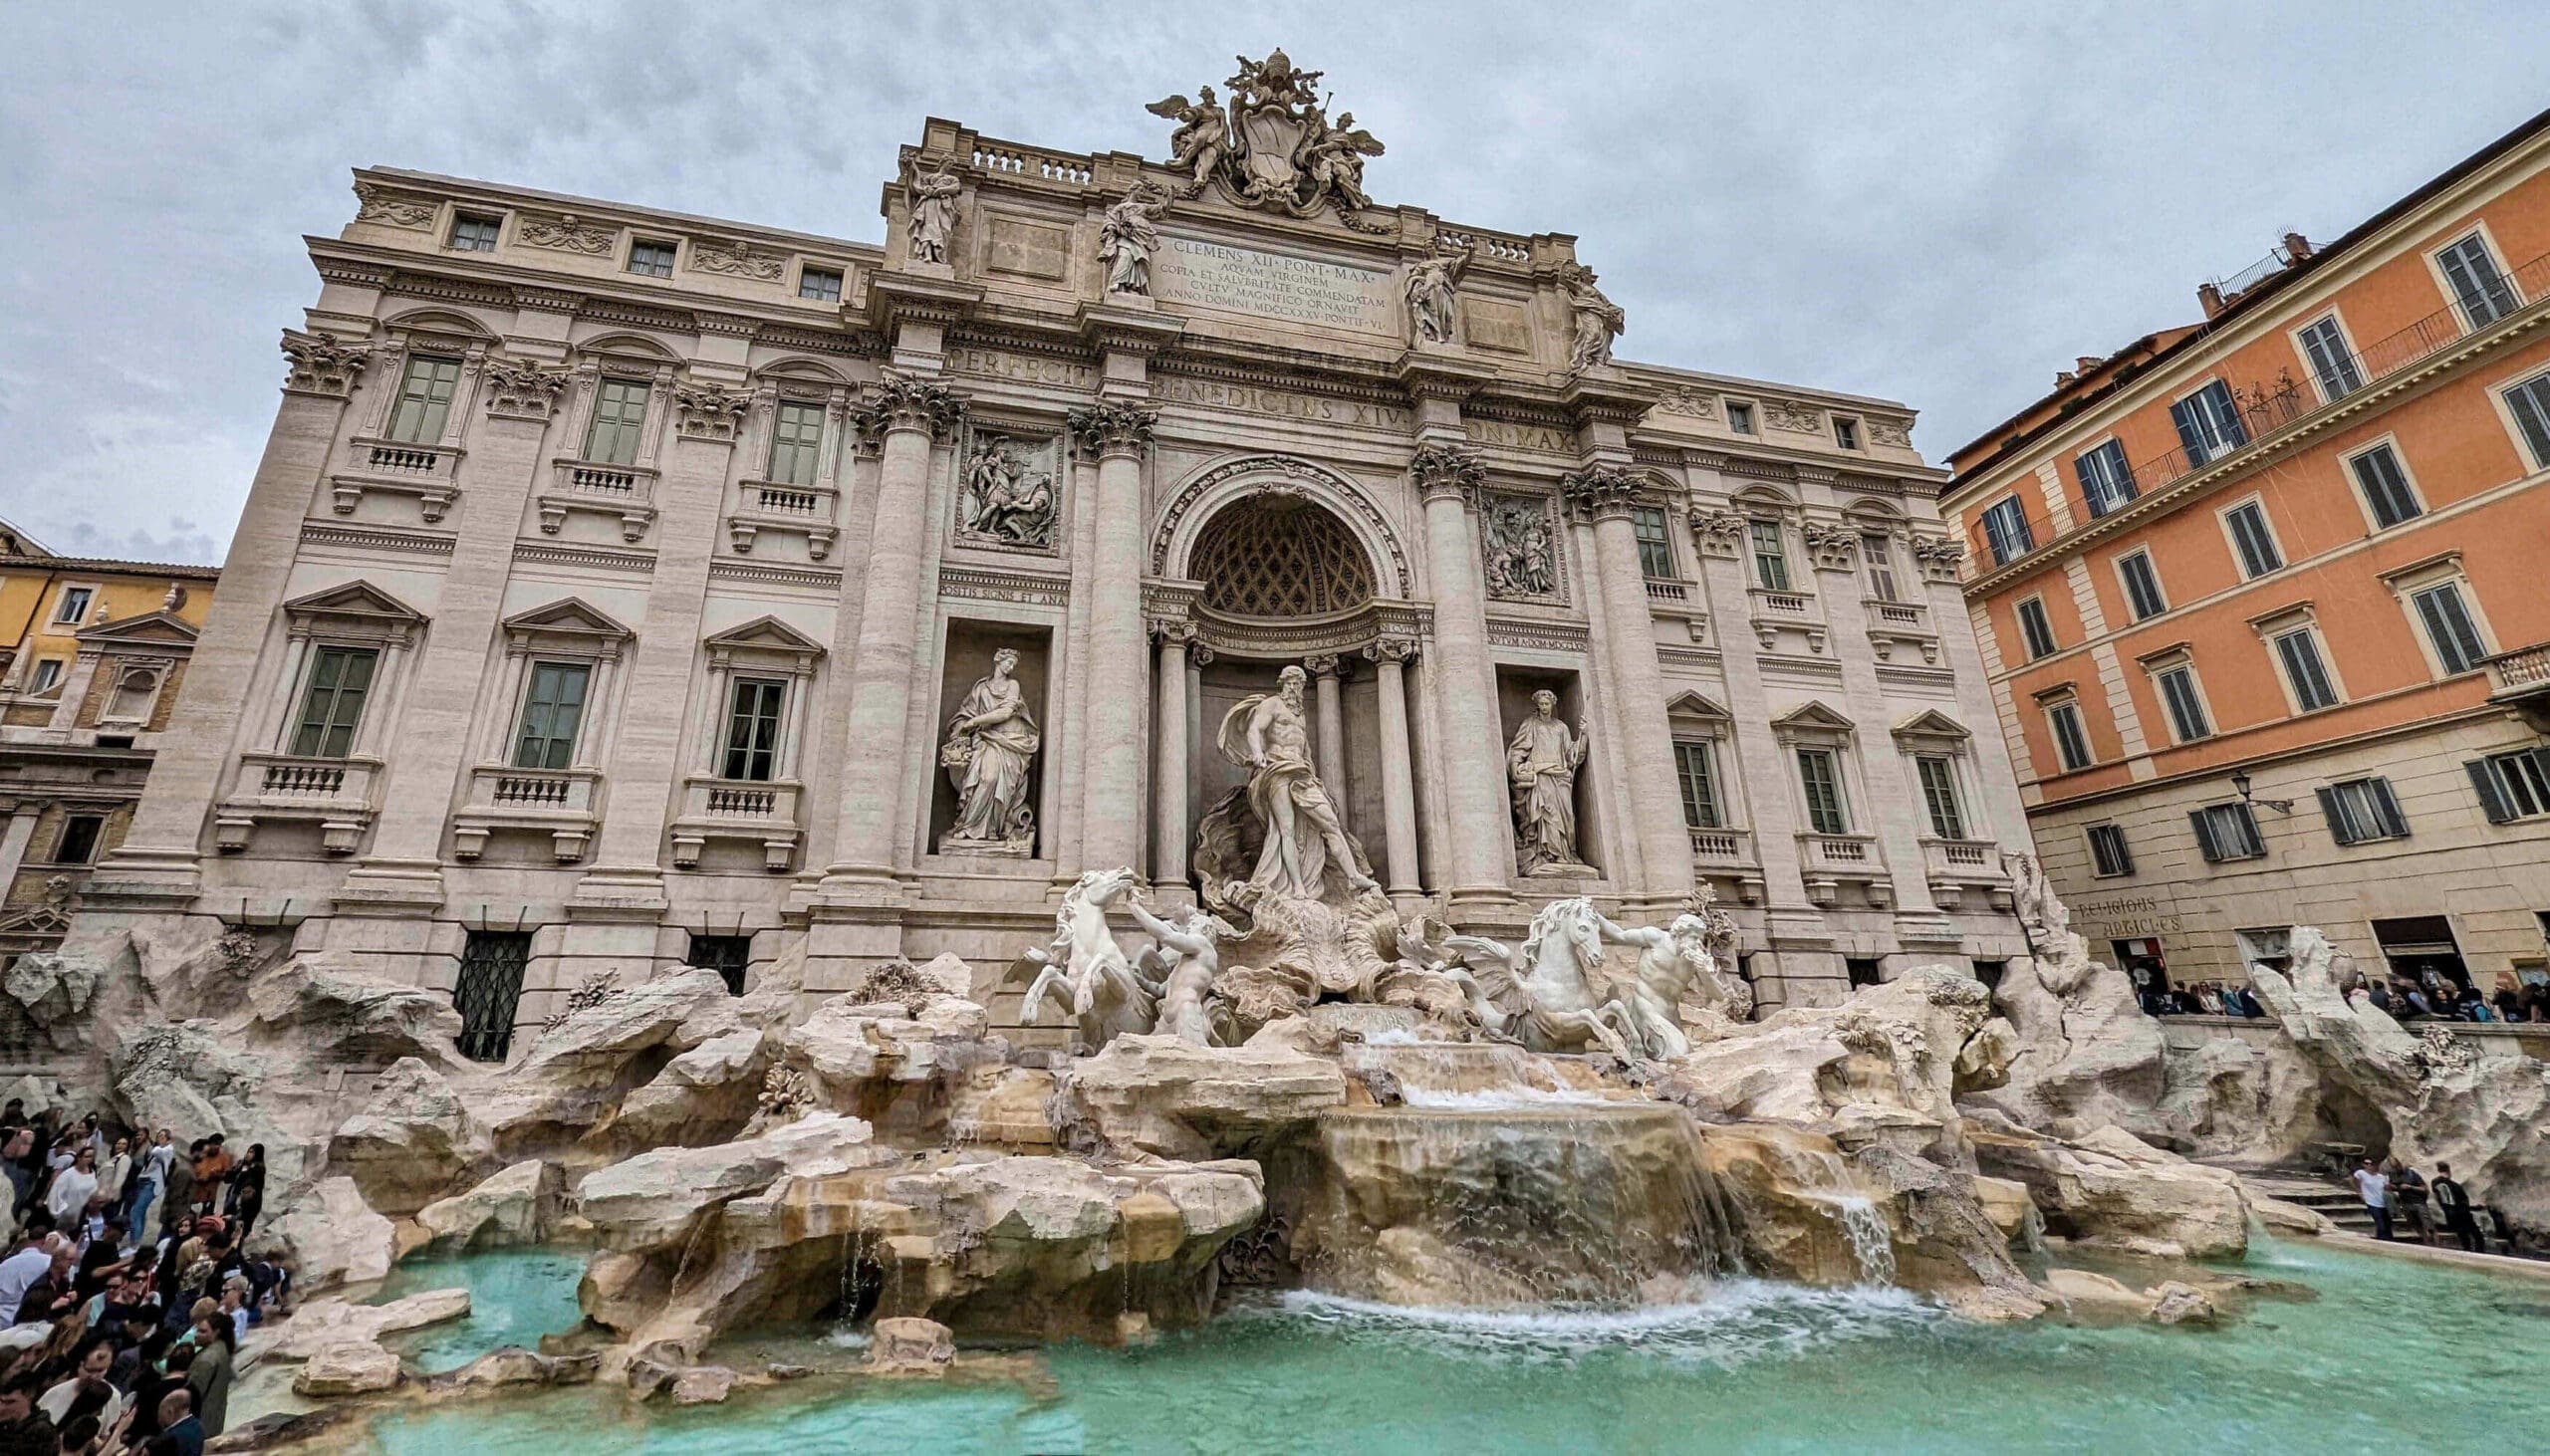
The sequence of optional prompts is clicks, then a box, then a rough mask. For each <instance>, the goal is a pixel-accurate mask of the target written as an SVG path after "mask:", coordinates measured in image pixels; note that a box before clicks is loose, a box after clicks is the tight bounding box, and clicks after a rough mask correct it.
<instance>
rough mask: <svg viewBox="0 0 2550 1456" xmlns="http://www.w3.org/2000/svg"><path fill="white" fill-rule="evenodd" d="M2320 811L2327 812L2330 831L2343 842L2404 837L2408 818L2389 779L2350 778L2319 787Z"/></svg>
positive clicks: (2407, 829) (2345, 843)
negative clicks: (2393, 792)
mask: <svg viewBox="0 0 2550 1456" xmlns="http://www.w3.org/2000/svg"><path fill="white" fill-rule="evenodd" d="M2320 812H2321V813H2322V814H2324V815H2326V816H2328V820H2329V833H2330V834H2331V835H2333V836H2335V837H2336V838H2337V842H2338V843H2339V844H2341V845H2361V844H2363V843H2365V842H2366V841H2368V840H2405V839H2407V838H2408V837H2409V821H2408V820H2407V819H2406V818H2405V817H2403V816H2402V815H2401V813H2400V801H2399V799H2398V798H2396V797H2394V796H2393V794H2392V793H2391V781H2390V780H2389V779H2347V780H2344V781H2342V782H2340V783H2335V784H2331V785H2330V786H2329V787H2327V788H2325V789H2323V790H2321V791H2320Z"/></svg>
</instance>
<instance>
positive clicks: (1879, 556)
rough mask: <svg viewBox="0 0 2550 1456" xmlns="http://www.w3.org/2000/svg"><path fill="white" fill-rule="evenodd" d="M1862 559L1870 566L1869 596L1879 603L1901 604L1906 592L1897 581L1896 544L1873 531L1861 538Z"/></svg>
mask: <svg viewBox="0 0 2550 1456" xmlns="http://www.w3.org/2000/svg"><path fill="white" fill-rule="evenodd" d="M1860 559H1861V560H1862V561H1864V562H1866V563H1867V564H1868V571H1869V596H1870V597H1871V598H1872V599H1874V600H1876V601H1879V602H1901V601H1903V600H1904V590H1903V588H1902V587H1900V586H1898V585H1897V584H1896V580H1895V543H1894V542H1892V541H1889V540H1888V539H1887V538H1886V537H1885V536H1884V535H1882V534H1880V533H1878V532H1875V531H1872V532H1870V533H1868V534H1867V535H1865V536H1862V537H1861V538H1860Z"/></svg>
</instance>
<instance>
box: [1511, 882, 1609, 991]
mask: <svg viewBox="0 0 2550 1456" xmlns="http://www.w3.org/2000/svg"><path fill="white" fill-rule="evenodd" d="M1569 916H1574V917H1576V918H1577V919H1578V920H1579V921H1580V922H1590V921H1592V919H1593V918H1594V902H1593V901H1592V900H1591V899H1588V898H1586V897H1585V896H1583V895H1578V896H1576V897H1574V898H1572V899H1564V900H1552V901H1550V902H1549V903H1548V904H1546V905H1543V906H1541V908H1540V911H1539V913H1537V914H1535V915H1533V916H1532V924H1531V928H1530V929H1529V930H1527V931H1525V932H1524V935H1523V966H1524V968H1525V970H1526V971H1527V972H1528V971H1529V969H1530V968H1531V967H1533V966H1536V965H1538V964H1540V960H1541V941H1542V940H1543V939H1545V938H1547V937H1548V935H1549V933H1550V932H1551V931H1552V930H1556V929H1559V928H1560V927H1561V925H1562V924H1564V923H1565V921H1566V919H1567V917H1569ZM1590 949H1591V950H1592V952H1593V960H1592V963H1591V964H1589V965H1587V966H1586V967H1585V969H1587V970H1592V969H1593V968H1594V966H1597V965H1600V964H1602V961H1603V945H1602V942H1601V941H1600V940H1599V939H1597V940H1594V941H1593V942H1592V943H1591V946H1590Z"/></svg>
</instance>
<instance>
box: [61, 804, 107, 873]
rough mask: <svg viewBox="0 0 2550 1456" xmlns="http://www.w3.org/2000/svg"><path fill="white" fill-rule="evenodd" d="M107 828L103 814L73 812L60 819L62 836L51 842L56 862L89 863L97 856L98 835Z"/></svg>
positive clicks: (95, 859)
mask: <svg viewBox="0 0 2550 1456" xmlns="http://www.w3.org/2000/svg"><path fill="white" fill-rule="evenodd" d="M106 828H107V817H106V816H105V815H103V814H74V815H69V816H66V817H65V818H64V819H63V821H62V836H61V838H59V839H57V840H55V841H54V842H53V862H54V863H56V864H91V863H95V862H96V861H97V858H98V836H99V835H100V834H102V833H104V832H105V830H106Z"/></svg>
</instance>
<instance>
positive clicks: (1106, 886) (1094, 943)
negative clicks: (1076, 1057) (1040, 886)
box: [1018, 869, 1159, 1052]
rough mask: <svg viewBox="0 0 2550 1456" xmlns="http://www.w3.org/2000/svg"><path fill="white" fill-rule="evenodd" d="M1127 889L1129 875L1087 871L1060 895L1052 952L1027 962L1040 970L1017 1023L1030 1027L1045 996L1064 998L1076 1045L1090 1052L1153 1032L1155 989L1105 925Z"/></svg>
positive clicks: (1034, 952)
mask: <svg viewBox="0 0 2550 1456" xmlns="http://www.w3.org/2000/svg"><path fill="white" fill-rule="evenodd" d="M1133 884H1134V871H1133V870H1131V869H1093V870H1090V871H1089V872H1088V873H1086V874H1083V875H1082V876H1081V877H1080V879H1079V880H1078V881H1077V882H1076V883H1074V884H1073V885H1072V887H1071V889H1070V890H1068V891H1066V892H1065V893H1064V895H1063V903H1062V907H1061V908H1060V909H1058V910H1056V911H1055V912H1054V940H1053V944H1052V945H1050V946H1048V947H1045V948H1042V949H1030V950H1029V951H1028V952H1027V954H1026V957H1025V959H1026V960H1027V961H1028V962H1029V963H1030V964H1032V965H1034V966H1036V967H1037V968H1038V969H1037V972H1036V979H1035V980H1034V981H1033V982H1031V983H1029V985H1028V987H1027V994H1026V996H1025V997H1024V998H1023V999H1021V1000H1020V1002H1019V1004H1018V1016H1019V1020H1021V1021H1024V1022H1027V1023H1029V1024H1030V1025H1033V1024H1034V1023H1035V1022H1037V1021H1038V1020H1040V1019H1041V1018H1042V1016H1043V1014H1044V1010H1045V998H1046V996H1047V995H1048V994H1050V993H1052V992H1055V991H1068V992H1069V993H1070V994H1071V1014H1072V1018H1073V1020H1074V1021H1075V1022H1076V1023H1077V1024H1078V1026H1079V1030H1080V1039H1081V1041H1082V1042H1083V1043H1084V1044H1086V1045H1087V1047H1088V1049H1089V1050H1090V1051H1092V1052H1095V1051H1097V1050H1098V1049H1099V1048H1101V1047H1104V1046H1106V1045H1107V1044H1108V1043H1109V1042H1110V1041H1113V1040H1114V1039H1115V1038H1117V1037H1118V1036H1120V1035H1123V1034H1125V1033H1128V1032H1133V1033H1141V1032H1148V1031H1149V1030H1150V1029H1151V1023H1152V1022H1153V1021H1154V1020H1155V1019H1156V1018H1157V1016H1158V1014H1159V1013H1158V998H1159V988H1158V987H1156V986H1153V985H1149V984H1148V983H1146V982H1145V981H1144V980H1143V978H1142V977H1141V975H1139V974H1138V973H1137V972H1136V971H1135V970H1134V966H1133V963H1132V962H1131V961H1128V960H1127V959H1126V958H1125V952H1124V951H1123V950H1122V949H1121V948H1119V947H1118V946H1117V944H1116V932H1115V930H1114V929H1113V928H1112V927H1110V926H1109V925H1108V923H1107V907H1108V906H1109V905H1110V904H1113V903H1114V902H1115V901H1117V900H1118V899H1120V898H1122V897H1123V896H1124V894H1125V892H1126V891H1127V890H1128V889H1131V888H1132V887H1133Z"/></svg>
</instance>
